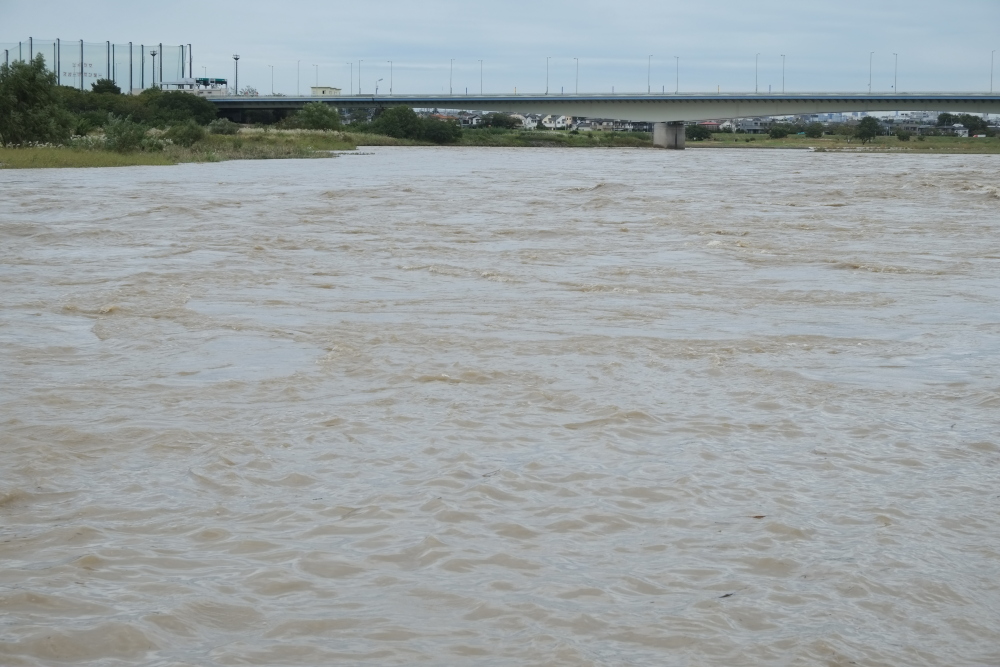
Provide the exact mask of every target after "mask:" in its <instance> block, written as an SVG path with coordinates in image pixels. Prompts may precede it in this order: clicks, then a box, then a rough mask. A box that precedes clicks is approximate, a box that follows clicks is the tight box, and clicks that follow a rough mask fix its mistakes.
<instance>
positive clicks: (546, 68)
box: [545, 56, 552, 95]
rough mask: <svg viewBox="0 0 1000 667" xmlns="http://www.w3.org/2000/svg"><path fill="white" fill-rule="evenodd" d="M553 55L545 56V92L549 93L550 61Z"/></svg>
mask: <svg viewBox="0 0 1000 667" xmlns="http://www.w3.org/2000/svg"><path fill="white" fill-rule="evenodd" d="M550 60H552V56H545V94H546V95H548V94H549V61H550Z"/></svg>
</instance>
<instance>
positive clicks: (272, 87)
mask: <svg viewBox="0 0 1000 667" xmlns="http://www.w3.org/2000/svg"><path fill="white" fill-rule="evenodd" d="M268 67H270V68H271V97H274V65H268Z"/></svg>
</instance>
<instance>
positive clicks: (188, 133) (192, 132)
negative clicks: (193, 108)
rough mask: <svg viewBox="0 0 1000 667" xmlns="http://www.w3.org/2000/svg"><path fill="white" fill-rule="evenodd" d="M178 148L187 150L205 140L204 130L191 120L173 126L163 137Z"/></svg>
mask: <svg viewBox="0 0 1000 667" xmlns="http://www.w3.org/2000/svg"><path fill="white" fill-rule="evenodd" d="M163 138H164V139H169V140H170V141H172V142H174V143H175V144H177V145H178V146H184V147H186V148H189V147H191V146H193V145H194V144H196V143H198V142H199V141H201V140H202V139H204V138H205V128H203V127H202V126H201V125H198V124H197V123H195V122H194V121H193V120H189V121H188V122H186V123H182V124H180V125H174V126H172V127H171V128H170V129H169V130H167V131H166V133H165V134H164V135H163Z"/></svg>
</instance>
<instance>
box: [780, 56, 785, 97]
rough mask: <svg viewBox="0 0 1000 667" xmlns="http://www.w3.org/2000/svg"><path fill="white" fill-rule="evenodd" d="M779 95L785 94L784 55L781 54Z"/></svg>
mask: <svg viewBox="0 0 1000 667" xmlns="http://www.w3.org/2000/svg"><path fill="white" fill-rule="evenodd" d="M781 94H782V95H784V94H785V54H784V53H782V54H781Z"/></svg>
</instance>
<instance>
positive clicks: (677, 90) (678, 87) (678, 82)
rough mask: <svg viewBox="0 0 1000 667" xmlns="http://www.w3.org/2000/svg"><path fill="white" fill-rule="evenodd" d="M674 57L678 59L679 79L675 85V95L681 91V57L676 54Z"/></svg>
mask: <svg viewBox="0 0 1000 667" xmlns="http://www.w3.org/2000/svg"><path fill="white" fill-rule="evenodd" d="M674 59H675V60H677V80H676V83H675V85H674V95H678V94H680V92H681V57H680V56H674Z"/></svg>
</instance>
